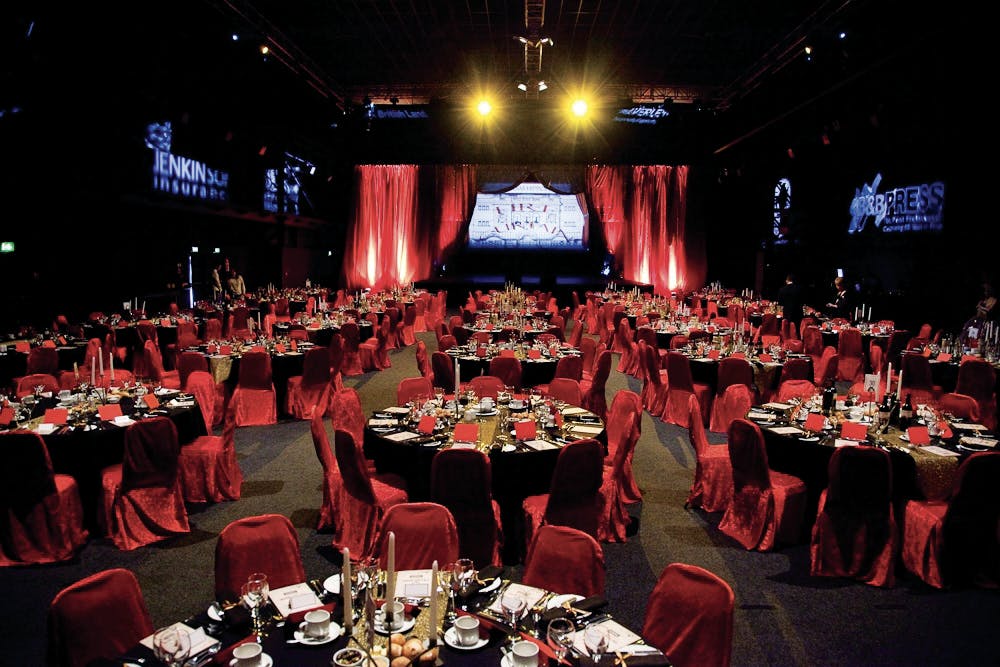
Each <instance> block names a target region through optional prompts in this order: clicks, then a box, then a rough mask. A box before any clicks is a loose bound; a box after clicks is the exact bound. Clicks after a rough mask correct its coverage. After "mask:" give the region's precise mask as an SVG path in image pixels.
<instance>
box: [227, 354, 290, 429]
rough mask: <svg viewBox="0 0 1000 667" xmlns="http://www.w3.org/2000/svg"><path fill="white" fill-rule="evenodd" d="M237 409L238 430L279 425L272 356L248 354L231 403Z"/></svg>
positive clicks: (244, 356) (241, 363)
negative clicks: (244, 427)
mask: <svg viewBox="0 0 1000 667" xmlns="http://www.w3.org/2000/svg"><path fill="white" fill-rule="evenodd" d="M229 400H230V402H231V403H232V404H233V405H234V406H235V407H236V425H237V426H266V425H268V424H275V423H277V421H278V404H277V398H276V397H275V392H274V384H273V383H272V381H271V355H269V354H268V353H267V352H246V353H244V355H243V358H242V359H240V375H239V380H238V381H237V382H236V388H235V389H234V390H233V395H232V397H231V398H230V399H229Z"/></svg>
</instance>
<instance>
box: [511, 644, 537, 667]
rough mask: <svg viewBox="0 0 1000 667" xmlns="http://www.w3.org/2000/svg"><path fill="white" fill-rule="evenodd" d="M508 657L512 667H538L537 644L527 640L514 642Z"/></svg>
mask: <svg viewBox="0 0 1000 667" xmlns="http://www.w3.org/2000/svg"><path fill="white" fill-rule="evenodd" d="M510 658H511V663H512V664H513V665H514V667H538V644H536V643H535V642H529V641H527V640H521V641H518V642H514V645H513V646H512V647H511V649H510Z"/></svg>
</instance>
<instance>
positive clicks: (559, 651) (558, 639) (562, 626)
mask: <svg viewBox="0 0 1000 667" xmlns="http://www.w3.org/2000/svg"><path fill="white" fill-rule="evenodd" d="M575 631H576V628H574V627H573V622H572V621H570V620H569V619H568V618H554V619H552V620H551V621H549V630H548V642H549V646H550V647H551V648H552V652H553V653H554V654H555V656H556V662H562V661H563V659H564V658H565V657H566V653H567V652H568V651H569V649H570V647H571V646H573V633H574V632H575Z"/></svg>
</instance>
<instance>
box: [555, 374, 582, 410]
mask: <svg viewBox="0 0 1000 667" xmlns="http://www.w3.org/2000/svg"><path fill="white" fill-rule="evenodd" d="M548 395H549V396H551V397H552V398H554V399H555V400H557V401H562V402H563V403H568V404H570V405H576V406H579V405H582V404H583V393H582V392H581V391H580V383H579V382H578V381H577V380H574V379H572V378H559V377H557V378H552V382H550V383H549V390H548Z"/></svg>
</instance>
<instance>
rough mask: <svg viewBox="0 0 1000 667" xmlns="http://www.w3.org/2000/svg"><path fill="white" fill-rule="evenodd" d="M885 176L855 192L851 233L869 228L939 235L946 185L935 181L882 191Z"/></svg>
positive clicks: (880, 175)
mask: <svg viewBox="0 0 1000 667" xmlns="http://www.w3.org/2000/svg"><path fill="white" fill-rule="evenodd" d="M881 183H882V174H876V175H875V178H874V179H873V180H872V182H871V184H868V183H865V184H864V185H862V186H861V187H860V188H857V189H856V190H855V191H854V199H852V200H851V207H850V211H851V224H850V227H848V229H847V233H848V234H858V233H860V232H862V231H864V230H865V228H866V227H868V225H869V223H871V226H872V228H873V229H875V230H877V231H881V232H939V231H941V228H942V214H943V212H944V183H942V182H941V181H934V182H932V183H921V184H919V185H907V186H904V187H897V188H891V189H886V190H885V191H883V192H879V185H881Z"/></svg>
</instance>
